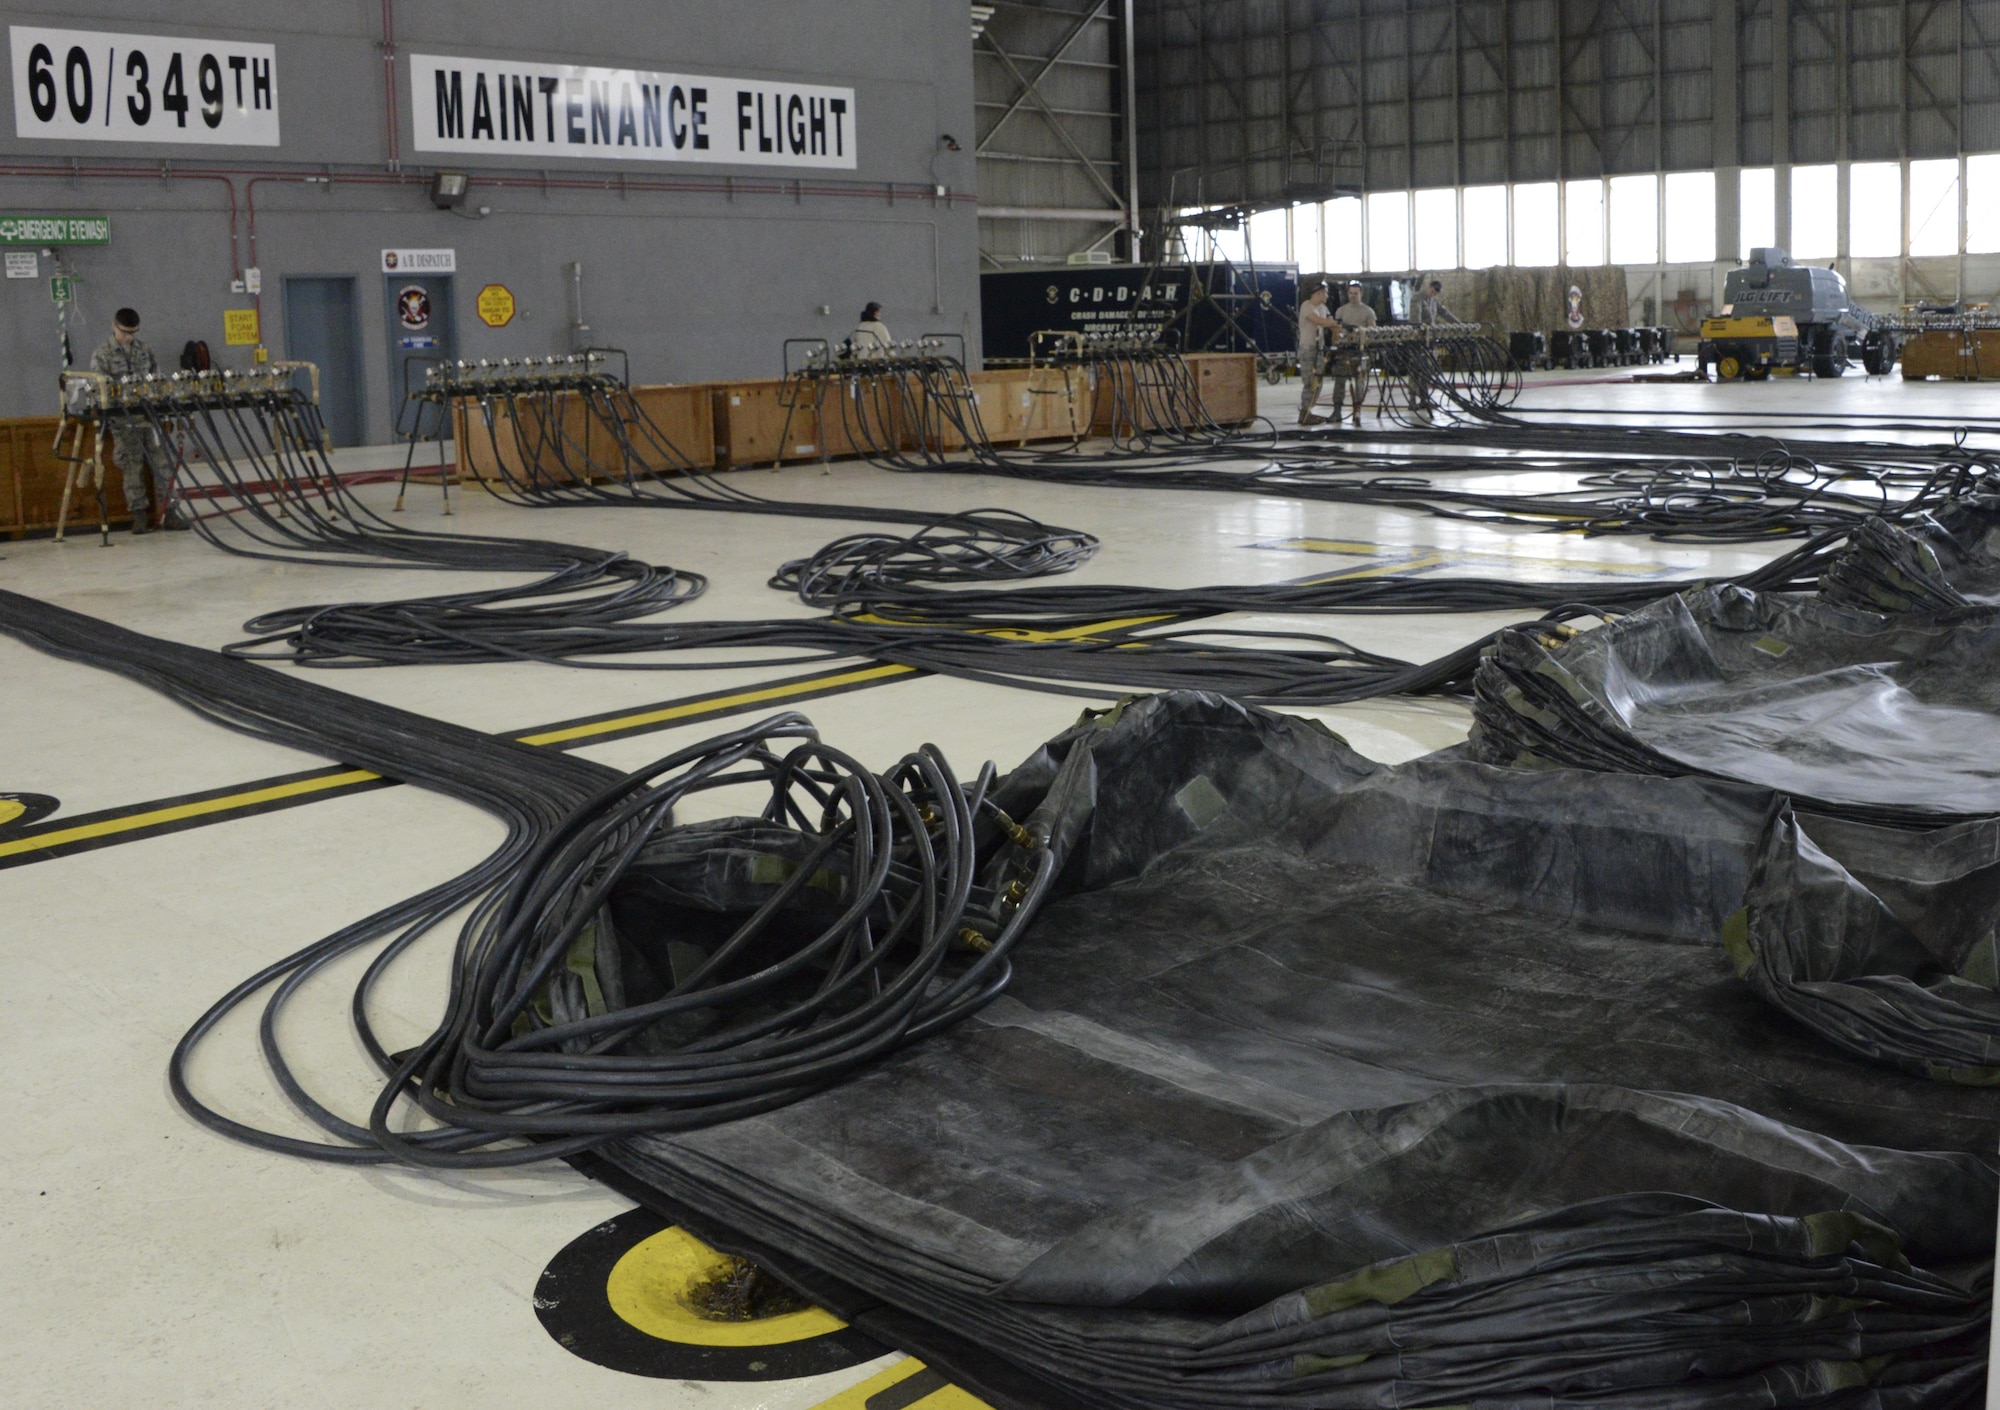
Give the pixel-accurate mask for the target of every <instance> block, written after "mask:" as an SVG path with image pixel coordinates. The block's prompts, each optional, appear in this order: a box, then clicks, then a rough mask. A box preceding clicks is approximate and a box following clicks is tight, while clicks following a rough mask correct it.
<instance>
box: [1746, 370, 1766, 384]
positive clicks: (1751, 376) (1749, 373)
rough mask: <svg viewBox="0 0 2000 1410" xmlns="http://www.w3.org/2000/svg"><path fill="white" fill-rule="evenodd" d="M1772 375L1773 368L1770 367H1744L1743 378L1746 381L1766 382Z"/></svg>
mask: <svg viewBox="0 0 2000 1410" xmlns="http://www.w3.org/2000/svg"><path fill="white" fill-rule="evenodd" d="M1770 377H1771V369H1770V368H1768V367H1746V368H1744V369H1743V380H1744V381H1746V382H1766V381H1769V380H1770Z"/></svg>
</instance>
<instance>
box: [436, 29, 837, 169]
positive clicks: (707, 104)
mask: <svg viewBox="0 0 2000 1410" xmlns="http://www.w3.org/2000/svg"><path fill="white" fill-rule="evenodd" d="M410 115H411V119H412V121H413V122H414V124H415V127H416V147H417V150H418V151H420V152H455V153H462V154H466V155H478V156H493V157H528V156H534V157H584V158H598V159H602V160H606V161H646V162H708V163H718V164H727V165H730V166H774V167H843V168H849V169H851V168H853V166H854V120H855V112H854V90H853V89H852V88H828V87H824V86H821V85H817V84H805V83H785V82H774V81H770V80H765V79H750V78H717V77H713V76H702V75H697V74H681V73H653V72H649V71H647V70H644V69H607V68H592V67H587V66H584V65H578V64H537V63H520V62H516V61H514V60H509V59H454V58H441V57H439V56H437V55H433V54H412V55H410Z"/></svg>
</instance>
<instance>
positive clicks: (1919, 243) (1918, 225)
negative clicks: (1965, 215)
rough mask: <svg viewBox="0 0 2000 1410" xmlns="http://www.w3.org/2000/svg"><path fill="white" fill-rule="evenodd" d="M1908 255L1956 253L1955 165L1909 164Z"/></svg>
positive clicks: (1947, 161) (1956, 177)
mask: <svg viewBox="0 0 2000 1410" xmlns="http://www.w3.org/2000/svg"><path fill="white" fill-rule="evenodd" d="M1910 253H1911V254H1913V255H1955V254H1957V253H1958V163H1957V162H1956V161H1954V160H1951V159H1949V158H1947V159H1946V160H1944V161H1936V162H1911V163H1910Z"/></svg>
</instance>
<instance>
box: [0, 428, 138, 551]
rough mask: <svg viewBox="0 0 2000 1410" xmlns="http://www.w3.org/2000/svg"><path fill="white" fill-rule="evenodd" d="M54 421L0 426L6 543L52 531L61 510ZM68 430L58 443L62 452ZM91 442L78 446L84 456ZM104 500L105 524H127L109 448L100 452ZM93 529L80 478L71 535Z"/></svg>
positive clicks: (89, 497)
mask: <svg viewBox="0 0 2000 1410" xmlns="http://www.w3.org/2000/svg"><path fill="white" fill-rule="evenodd" d="M56 424H57V418H55V417H53V416H22V417H16V418H13V419H11V420H8V421H4V422H0V430H4V434H3V435H0V529H4V530H5V531H6V532H7V533H8V535H9V536H10V537H13V538H19V537H20V536H21V535H23V534H27V533H40V532H49V531H53V530H54V529H55V527H56V523H57V519H58V516H59V514H60V512H61V509H62V490H63V478H64V476H65V475H66V474H67V472H68V469H69V467H68V464H67V462H65V461H63V460H61V459H59V458H58V457H57V455H56V452H55V437H56ZM74 435H75V431H74V429H73V428H72V429H71V430H70V431H69V432H68V433H66V434H65V435H64V437H63V444H64V447H65V448H68V447H69V446H70V445H71V444H72V441H71V437H72V436H74ZM90 447H91V442H90V441H89V440H86V441H85V442H84V453H85V454H86V455H87V454H89V453H90ZM104 494H105V502H106V504H107V505H108V506H109V509H110V515H111V522H112V523H114V524H129V523H131V522H132V512H131V511H130V510H129V509H127V508H126V507H125V478H124V475H123V474H122V473H121V472H120V471H119V469H118V464H117V461H116V460H115V459H114V458H113V456H112V452H111V447H110V446H109V445H106V446H105V448H104ZM96 526H97V499H96V496H95V495H93V494H92V493H91V491H90V488H89V486H88V485H87V484H85V483H83V482H82V480H81V478H79V482H78V485H77V489H76V493H75V494H73V495H71V496H70V503H69V528H70V530H71V532H75V531H77V530H79V529H90V528H95V527H96Z"/></svg>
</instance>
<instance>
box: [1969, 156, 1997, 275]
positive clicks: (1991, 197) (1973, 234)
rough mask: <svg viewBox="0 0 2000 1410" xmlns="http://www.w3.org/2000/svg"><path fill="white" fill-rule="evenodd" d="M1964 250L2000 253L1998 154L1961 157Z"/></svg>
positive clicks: (1979, 252)
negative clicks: (1963, 196) (1963, 187)
mask: <svg viewBox="0 0 2000 1410" xmlns="http://www.w3.org/2000/svg"><path fill="white" fill-rule="evenodd" d="M1965 252H1966V253H1967V254H1969V255H1990V254H2000V156H1989V157H1967V158H1966V159H1965Z"/></svg>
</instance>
